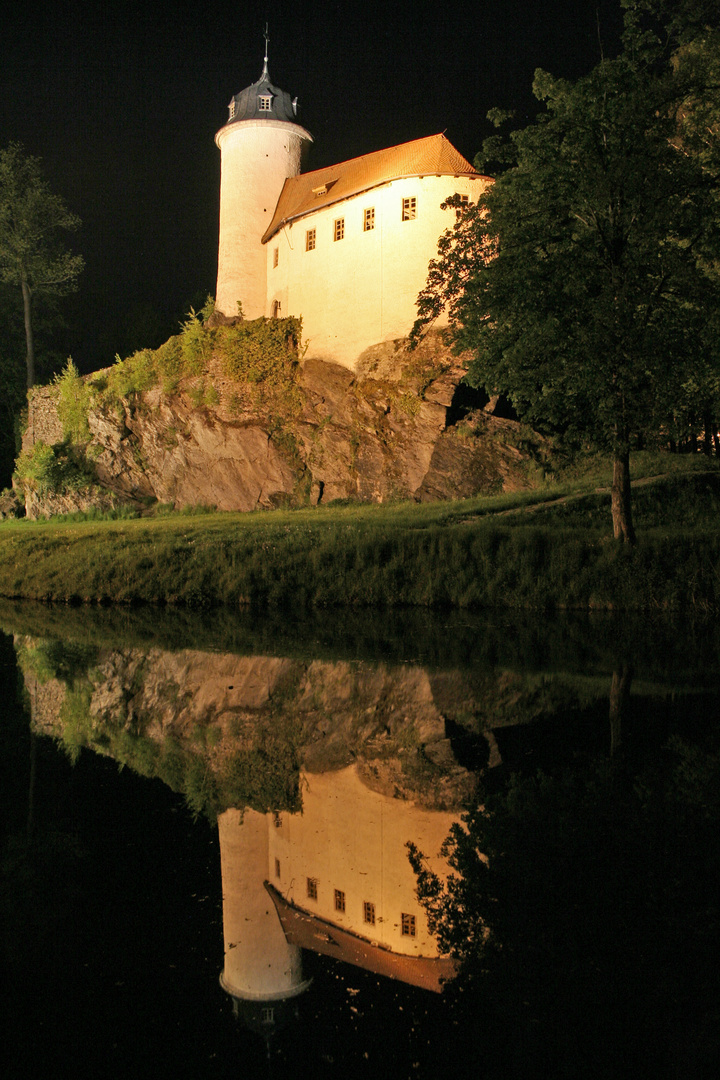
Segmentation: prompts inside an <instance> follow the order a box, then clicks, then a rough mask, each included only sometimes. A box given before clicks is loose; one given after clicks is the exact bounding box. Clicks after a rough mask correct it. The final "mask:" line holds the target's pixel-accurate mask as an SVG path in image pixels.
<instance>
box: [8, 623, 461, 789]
mask: <svg viewBox="0 0 720 1080" xmlns="http://www.w3.org/2000/svg"><path fill="white" fill-rule="evenodd" d="M25 641H26V646H25V647H24V649H23V657H24V659H23V657H21V662H23V664H24V669H25V672H26V679H27V683H28V688H29V691H30V695H31V700H32V702H33V713H34V716H35V717H36V718H37V719H38V720H39V718H40V715H41V714H42V717H43V719H42V726H43V730H46V731H55V732H56V733H57V734H59V735H60V736H61V737H62V736H63V733H65V734H67V720H68V715H69V709H70V708H71V707H72V711H73V715H74V720H73V725H74V727H73V738H74V739H75V740H77V739H78V738H80V744H81V745H82V743H83V742H84V743H85V744H86V745H91V746H93V747H94V748H95V749H98V750H100V751H101V752H104V753H108V754H110V755H111V756H113V757H117V758H118V759H119V760H121V761H124V762H126V763H127V764H129V765H130V766H131V767H133V768H135V769H137V770H138V771H140V772H145V773H146V774H151V775H160V776H161V777H162V778H163V779H164V780H166V782H168V783H170V784H171V786H174V787H176V788H177V786H178V785H179V786H180V787H182V786H183V784H184V783H185V782H186V781H187V778H188V776H190V775H191V774H192V775H191V782H192V783H194V784H196V785H199V786H201V787H202V788H203V791H204V793H205V795H204V796H202V797H207V798H210V799H211V803H212V805H213V806H214V808H215V809H220V808H222V806H223V805H228V803H233V802H237V801H238V799H240V798H241V795H242V793H243V792H245V797H246V799H247V800H248V801H249V802H250V803H251V805H254V806H255V807H256V808H257V809H263V808H265V809H267V808H269V807H270V806H271V805H272V799H271V796H270V789H271V788H272V791H273V795H274V797H279V796H280V795H281V794H282V795H283V797H282V798H281V800H280V802H279V803H278V805H281V806H289V805H293V799H294V798H295V797H296V796H294V795H293V794H292V792H293V791H295V792H297V775H298V770H299V769H300V767H303V768H305V769H306V770H307V771H308V772H314V773H319V772H325V771H328V770H330V771H332V770H338V769H341V768H344V767H345V766H347V765H349V764H352V763H357V764H358V767H359V772H360V775H361V776H362V777H363V780H364V782H365V783H366V784H367V786H368V787H370V788H372V789H374V790H375V791H378V792H382V793H384V794H387V795H391V796H394V797H399V798H403V799H419V800H420V801H422V802H423V803H424V804H425V805H428V806H438V807H441V806H456V805H459V804H460V803H461V802H462V801H463V800H464V799H465V798H466V797H467V796H468V795H469V794H470V793H471V791H472V790H473V787H474V778H473V776H472V774H471V773H470V772H469V771H468V770H466V769H464V768H462V767H461V766H459V765H458V763H457V761H456V760H455V758H454V756H453V754H452V751H451V747H450V743H449V741H448V739H447V737H446V730H445V720H444V717H443V715H442V714H441V713H440V711H439V710H438V708H437V706H436V704H435V702H434V700H433V693H432V687H431V684H430V680H429V678H428V675H427V672H426V671H425V670H424V669H422V668H415V667H407V666H402V667H394V668H393V667H389V666H386V665H383V664H378V665H371V664H365V663H349V662H338V663H328V662H322V661H315V662H309V663H307V662H304V661H295V660H290V659H286V658H278V657H267V656H246V657H242V656H236V655H233V654H213V653H207V652H200V651H196V650H190V649H186V650H180V651H178V652H168V651H163V650H160V649H149V650H147V651H142V650H139V649H133V648H129V649H118V650H105V651H102V652H100V653H99V655H97V657H96V658H95V661H94V664H93V666H92V668H91V669H90V670H86V671H85V672H84V673H83V675H82V677H80V676H76V677H75V679H74V681H72V684H71V696H70V697H68V698H66V695H65V691H64V686H63V684H61V683H55V682H54V680H52V679H51V680H49V681H48V680H47V678H45V679H44V680H43V679H42V678H41V679H39V678H38V677H37V676H36V674H34V671H35V670H36V669H38V668H42V666H43V663H44V660H43V650H42V647H36V648H35V649H33V648H32V647H30V646H27V642H28V641H30V639H25ZM33 665H34V667H33ZM51 684H52V688H51ZM64 702H65V704H63V703H64ZM83 709H84V710H85V713H84V718H83V719H82V720H81V721H80V727H81V728H82V731H81V732H79V730H78V713H79V712H80V713H82V710H83ZM203 770H204V771H208V770H209V772H208V775H209V777H211V778H212V782H213V791H212V793H211V792H210V790H209V788H208V785H207V784H206V783H205V781H204V780H202V778H201V777H200V772H201V771H203ZM291 774H292V775H294V777H295V779H294V780H293V779H292V776H291ZM192 777H194V778H195V779H192ZM243 785H244V786H243ZM248 785H250V786H251V787H252V796H249V794H248V790H249V789H248ZM263 790H265V793H266V795H267V800H266V801H265V802H263ZM283 793H284V794H283ZM186 794H187V791H186ZM211 795H212V798H211ZM197 797H198V799H200V798H201V795H200V794H198V796H197ZM288 800H289V801H288ZM241 801H242V799H241ZM194 805H197V804H194Z"/></svg>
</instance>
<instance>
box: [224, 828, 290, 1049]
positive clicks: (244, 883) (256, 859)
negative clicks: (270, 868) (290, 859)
mask: <svg viewBox="0 0 720 1080" xmlns="http://www.w3.org/2000/svg"><path fill="white" fill-rule="evenodd" d="M218 828H219V833H220V858H221V865H222V888H223V929H224V935H225V966H224V968H223V972H222V975H221V976H220V984H221V986H222V987H223V989H224V990H226V991H227V993H228V994H230V996H231V997H232V998H233V1004H234V1008H235V1012H236V1013H237V1014H238V1015H239V1016H240V1017H241V1018H242V1020H243V1022H244V1023H245V1024H246V1025H247V1026H248V1027H251V1028H253V1029H255V1030H257V1031H260V1032H261V1033H262V1034H263V1035H266V1036H267V1035H268V1034H271V1033H272V1031H273V1030H274V1028H275V1027H276V1026H277V1025H278V1024H279V1023H280V1022H281V1021H282V1020H283V1018H284V1017H285V1015H286V1014H287V1013H288V1012H292V1008H293V1005H292V999H293V998H295V997H297V995H298V994H301V993H302V992H303V991H304V990H306V989H307V988H308V986H309V985H310V983H309V981H306V980H304V979H303V975H302V958H301V951H300V949H299V948H298V947H297V946H296V945H289V944H288V942H287V940H286V938H285V934H284V932H283V928H282V926H281V924H280V920H279V918H278V915H277V912H276V910H275V907H274V906H273V902H272V900H271V899H270V897H269V895H268V893H267V891H266V889H265V886H264V881H265V878H266V877H267V865H268V822H267V818H266V817H265V815H263V814H257V813H255V812H254V811H253V810H246V811H245V812H244V814H241V813H240V811H239V810H226V811H225V813H224V814H221V815H220V817H219V819H218Z"/></svg>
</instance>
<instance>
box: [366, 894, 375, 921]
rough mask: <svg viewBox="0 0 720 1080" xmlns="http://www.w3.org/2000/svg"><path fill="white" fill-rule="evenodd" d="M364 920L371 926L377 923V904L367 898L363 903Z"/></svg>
mask: <svg viewBox="0 0 720 1080" xmlns="http://www.w3.org/2000/svg"><path fill="white" fill-rule="evenodd" d="M363 920H364V921H365V922H366V923H369V924H370V926H374V925H375V905H374V904H371V903H370V901H369V900H366V901H365V903H364V904H363Z"/></svg>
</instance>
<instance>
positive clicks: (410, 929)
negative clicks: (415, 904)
mask: <svg viewBox="0 0 720 1080" xmlns="http://www.w3.org/2000/svg"><path fill="white" fill-rule="evenodd" d="M401 933H402V936H403V937H415V934H416V929H415V916H414V915H406V914H405V912H403V913H402V916H401Z"/></svg>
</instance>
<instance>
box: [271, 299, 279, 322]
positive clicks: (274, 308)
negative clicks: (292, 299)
mask: <svg viewBox="0 0 720 1080" xmlns="http://www.w3.org/2000/svg"><path fill="white" fill-rule="evenodd" d="M272 317H273V319H279V318H280V301H279V300H273V306H272Z"/></svg>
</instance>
